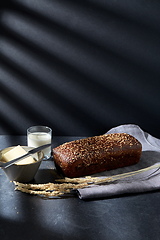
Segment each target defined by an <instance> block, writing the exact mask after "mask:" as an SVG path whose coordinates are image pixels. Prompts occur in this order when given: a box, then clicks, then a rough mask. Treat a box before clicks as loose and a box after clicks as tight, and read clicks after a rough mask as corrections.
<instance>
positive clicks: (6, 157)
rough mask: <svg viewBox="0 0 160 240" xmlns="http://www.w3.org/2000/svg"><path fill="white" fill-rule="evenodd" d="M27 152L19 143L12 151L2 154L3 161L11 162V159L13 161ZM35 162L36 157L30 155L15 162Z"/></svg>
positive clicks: (22, 163) (18, 163)
mask: <svg viewBox="0 0 160 240" xmlns="http://www.w3.org/2000/svg"><path fill="white" fill-rule="evenodd" d="M26 153H27V152H26V151H25V150H24V149H23V148H22V147H21V146H20V145H18V146H16V147H15V148H13V149H11V150H10V151H8V152H6V153H4V154H3V155H2V161H4V162H9V161H11V160H13V159H15V158H18V157H21V156H23V155H24V154H26ZM34 162H35V160H34V158H33V157H30V156H29V157H27V158H24V159H23V160H21V161H19V162H17V163H15V164H17V165H26V164H31V163H34Z"/></svg>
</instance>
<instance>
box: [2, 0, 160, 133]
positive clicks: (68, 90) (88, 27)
mask: <svg viewBox="0 0 160 240" xmlns="http://www.w3.org/2000/svg"><path fill="white" fill-rule="evenodd" d="M7 3H8V4H3V6H2V7H1V8H2V11H1V18H0V27H1V28H0V29H1V30H0V85H1V87H0V133H1V134H25V133H26V129H27V128H28V127H29V126H31V125H40V124H42V125H48V126H50V127H51V128H52V129H53V133H54V134H55V135H81V136H82V135H83V136H88V135H98V134H103V133H105V132H106V131H107V130H108V129H109V128H111V127H114V126H117V125H119V124H123V123H135V124H138V125H140V126H141V128H143V129H144V130H146V131H149V132H150V133H151V134H153V135H156V136H159V137H160V130H158V131H157V129H158V127H159V122H160V121H159V120H160V113H159V111H157V109H160V97H159V96H160V95H159V87H160V82H159V75H160V70H159V56H160V48H159V42H160V26H159V25H160V16H159V14H158V11H157V6H155V5H154V4H152V1H150V2H149V1H148V5H145V6H144V4H145V3H143V1H140V2H138V3H137V2H132V3H130V4H128V3H127V1H122V2H121V3H116V2H114V3H112V4H111V3H110V2H109V1H106V2H104V1H94V0H92V1H91V0H90V1H89V0H86V1H78V0H75V1H71V0H68V1H58V0H57V1H51V0H45V1H44V0H34V1H33V0H29V1H26V2H22V1H20V0H15V1H12V0H10V1H8V2H7ZM157 5H159V3H158V2H157Z"/></svg>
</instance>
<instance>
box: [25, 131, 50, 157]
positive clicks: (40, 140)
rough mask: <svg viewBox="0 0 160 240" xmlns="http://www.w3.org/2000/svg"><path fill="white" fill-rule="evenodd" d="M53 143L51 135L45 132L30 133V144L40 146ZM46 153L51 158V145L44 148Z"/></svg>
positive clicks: (30, 145)
mask: <svg viewBox="0 0 160 240" xmlns="http://www.w3.org/2000/svg"><path fill="white" fill-rule="evenodd" d="M48 143H51V135H50V134H49V133H45V132H34V133H30V134H29V135H28V146H29V147H39V146H42V145H44V144H48ZM42 151H43V152H44V155H45V156H47V158H49V157H50V156H51V147H48V148H45V149H43V150H42Z"/></svg>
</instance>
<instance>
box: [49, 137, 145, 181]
mask: <svg viewBox="0 0 160 240" xmlns="http://www.w3.org/2000/svg"><path fill="white" fill-rule="evenodd" d="M141 152H142V145H141V143H140V142H139V141H138V140H137V139H136V138H134V137H133V136H131V135H129V134H126V133H114V134H106V135H101V136H94V137H89V138H84V139H80V140H75V141H71V142H67V143H64V144H62V145H60V146H58V147H56V148H54V149H53V159H54V162H55V165H56V168H57V170H58V171H60V172H61V173H62V174H63V175H64V176H67V177H81V176H85V175H91V174H94V173H98V172H102V171H106V170H112V169H116V168H120V167H125V166H130V165H133V164H135V163H137V162H138V161H139V160H140V157H141Z"/></svg>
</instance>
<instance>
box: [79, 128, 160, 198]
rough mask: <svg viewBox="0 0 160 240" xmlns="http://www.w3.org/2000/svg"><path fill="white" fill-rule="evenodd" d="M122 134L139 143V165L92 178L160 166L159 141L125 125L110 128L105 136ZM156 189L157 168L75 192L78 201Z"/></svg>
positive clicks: (158, 181)
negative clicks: (131, 137)
mask: <svg viewBox="0 0 160 240" xmlns="http://www.w3.org/2000/svg"><path fill="white" fill-rule="evenodd" d="M123 132H124V133H128V134H130V135H132V136H134V137H135V138H137V139H138V140H139V141H140V142H141V144H142V155H141V158H140V161H139V163H137V164H135V165H132V166H129V167H124V168H119V169H115V170H111V171H105V172H102V173H98V174H94V175H93V176H99V177H103V176H105V177H106V176H113V175H116V174H121V173H125V172H131V171H136V170H139V169H142V168H146V167H149V166H151V165H154V164H160V139H157V138H155V137H153V136H151V135H150V134H148V133H146V132H144V131H143V130H142V129H141V128H140V127H139V126H137V125H134V124H126V125H121V126H118V127H115V128H112V129H110V130H109V131H108V132H107V133H106V134H109V133H123ZM157 189H160V170H159V168H155V169H152V170H149V171H147V172H144V173H140V174H137V175H135V176H132V177H127V178H125V179H123V180H117V181H115V182H112V183H106V184H102V185H93V186H91V187H88V188H83V189H79V190H78V191H77V192H78V196H79V198H80V199H95V198H107V197H113V196H117V195H122V194H129V193H140V192H141V193H142V192H147V191H153V190H157Z"/></svg>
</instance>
